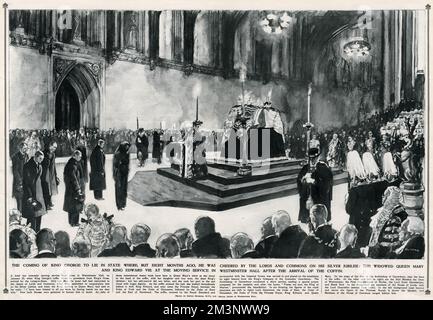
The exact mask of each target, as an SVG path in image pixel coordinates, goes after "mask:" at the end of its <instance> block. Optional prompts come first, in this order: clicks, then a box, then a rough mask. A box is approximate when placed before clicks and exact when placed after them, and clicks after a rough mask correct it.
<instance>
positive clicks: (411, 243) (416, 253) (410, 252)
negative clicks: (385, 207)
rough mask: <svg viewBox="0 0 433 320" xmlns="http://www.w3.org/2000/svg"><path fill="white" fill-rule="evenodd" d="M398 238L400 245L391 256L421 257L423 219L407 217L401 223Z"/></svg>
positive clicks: (401, 257) (423, 244)
mask: <svg viewBox="0 0 433 320" xmlns="http://www.w3.org/2000/svg"><path fill="white" fill-rule="evenodd" d="M399 240H400V242H401V243H402V245H401V246H400V248H398V249H396V250H395V252H394V255H393V256H392V257H393V258H396V259H422V258H423V257H424V252H425V241H424V221H422V220H421V218H419V217H413V216H409V217H407V218H406V220H404V221H403V223H402V225H401V230H400V233H399Z"/></svg>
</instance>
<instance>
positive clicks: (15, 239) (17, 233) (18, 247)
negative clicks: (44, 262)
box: [9, 229, 32, 259]
mask: <svg viewBox="0 0 433 320" xmlns="http://www.w3.org/2000/svg"><path fill="white" fill-rule="evenodd" d="M31 248H32V241H31V240H30V238H29V236H28V235H27V234H26V233H25V232H24V231H22V230H20V229H14V230H12V231H11V232H10V233H9V257H10V258H15V259H21V258H27V257H28V255H29V254H30V253H31Z"/></svg>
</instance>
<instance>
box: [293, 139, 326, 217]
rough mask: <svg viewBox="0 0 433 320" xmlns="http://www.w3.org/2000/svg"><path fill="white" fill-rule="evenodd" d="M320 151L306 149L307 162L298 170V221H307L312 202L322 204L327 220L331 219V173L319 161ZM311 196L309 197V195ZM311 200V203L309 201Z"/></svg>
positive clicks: (324, 164) (323, 163)
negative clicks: (325, 210)
mask: <svg viewBox="0 0 433 320" xmlns="http://www.w3.org/2000/svg"><path fill="white" fill-rule="evenodd" d="M319 155H320V151H319V149H318V148H311V149H310V150H309V151H308V157H309V163H308V164H306V165H305V166H304V167H303V168H302V169H301V171H300V172H299V175H298V179H297V184H298V192H299V217H298V219H299V221H301V222H302V223H308V218H309V215H310V214H309V207H310V206H311V205H312V204H323V205H325V206H326V208H327V210H328V218H327V219H328V221H329V220H331V200H332V186H333V175H332V170H331V169H330V168H329V167H328V165H327V164H326V163H325V162H322V161H319ZM310 196H311V197H310ZM311 201H312V204H311V203H310V202H311Z"/></svg>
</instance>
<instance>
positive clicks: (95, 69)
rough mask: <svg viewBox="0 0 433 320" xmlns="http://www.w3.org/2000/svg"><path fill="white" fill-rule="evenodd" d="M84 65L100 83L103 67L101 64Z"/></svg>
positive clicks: (86, 63)
mask: <svg viewBox="0 0 433 320" xmlns="http://www.w3.org/2000/svg"><path fill="white" fill-rule="evenodd" d="M84 65H85V66H86V67H87V68H88V69H89V70H90V72H91V73H92V74H93V76H94V77H95V78H96V79H97V80H98V81H99V78H100V76H101V70H102V66H101V64H100V63H92V62H85V63H84Z"/></svg>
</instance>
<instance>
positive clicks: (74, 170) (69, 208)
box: [63, 150, 85, 227]
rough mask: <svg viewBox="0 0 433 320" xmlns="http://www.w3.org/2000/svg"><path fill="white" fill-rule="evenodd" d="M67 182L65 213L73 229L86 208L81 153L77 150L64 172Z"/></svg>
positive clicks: (64, 178) (64, 179)
mask: <svg viewBox="0 0 433 320" xmlns="http://www.w3.org/2000/svg"><path fill="white" fill-rule="evenodd" d="M63 181H64V182H65V200H64V203H63V211H65V212H67V213H68V221H69V224H70V225H71V226H72V227H76V226H78V225H79V223H78V222H79V217H80V212H81V211H82V210H83V208H84V200H85V181H84V175H83V168H82V167H81V151H79V150H75V151H74V152H73V154H72V157H71V158H70V159H69V160H68V162H67V163H66V166H65V169H64V171H63Z"/></svg>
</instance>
